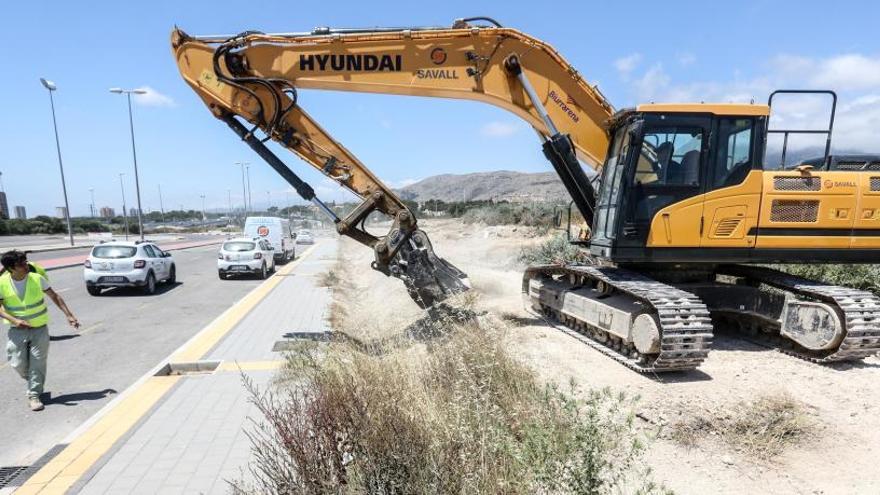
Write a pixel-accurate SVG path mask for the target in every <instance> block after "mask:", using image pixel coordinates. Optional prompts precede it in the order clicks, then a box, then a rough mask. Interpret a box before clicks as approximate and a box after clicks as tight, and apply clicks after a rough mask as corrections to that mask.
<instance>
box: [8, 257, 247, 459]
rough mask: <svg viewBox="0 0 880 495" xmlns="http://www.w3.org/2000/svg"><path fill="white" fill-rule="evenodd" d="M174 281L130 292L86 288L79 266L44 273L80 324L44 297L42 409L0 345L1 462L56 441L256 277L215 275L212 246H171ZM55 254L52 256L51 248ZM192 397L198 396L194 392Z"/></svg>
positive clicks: (33, 455) (34, 455) (30, 455)
mask: <svg viewBox="0 0 880 495" xmlns="http://www.w3.org/2000/svg"><path fill="white" fill-rule="evenodd" d="M172 254H173V256H174V260H175V263H176V265H177V274H178V275H177V280H178V283H177V284H176V285H174V286H167V285H161V286H160V287H159V290H158V291H157V293H156V294H155V295H153V296H146V295H143V294H142V293H141V292H140V291H138V290H136V289H111V290H107V291H105V292H104V295H102V296H100V297H92V296H89V295H88V294H87V293H86V290H85V286H84V284H83V281H82V267H79V266H77V267H72V268H64V269H59V270H53V271H50V272H49V277H50V279H51V284H52V287H53V288H54V289H55V290H56V291H57V292H59V293H60V294H61V295H62V296H63V297H64V299H65V300H66V301H67V305H68V306H69V307H70V308H71V310H72V311H73V313H74V314H75V315H76V316H77V318H79V321H80V322H81V323H82V326H81V327H80V329H79V330H78V331H77V330H74V329H73V328H71V327H69V326H68V325H67V322H66V319H65V318H64V316H63V314H62V313H61V312H60V311H59V310H58V309H57V308H56V307H55V305H54V304H53V303H52V302H51V301H49V300H47V304H48V306H49V312H50V323H49V334H50V335H51V336H52V343H51V345H50V348H49V370H48V376H47V380H46V382H47V383H46V392H47V393H49V394H51V395H50V398H48V399H45V398H44V402H45V403H46V409H45V410H43V411H40V412H31V411H30V409H29V408H28V405H27V398H26V383H25V381H24V380H22V379H21V378H20V377H19V376H18V374H17V373H16V372H15V371H14V370H12V369H10V367H9V365H8V364H7V362H6V353H5V349H6V340H7V339H6V331H5V328H6V325H3V331H2V335H3V337H2V340H0V342H2V345H3V348H2V350H0V397H2V400H0V439H2V440H0V466H21V465H28V464H30V463H31V462H33V461H35V460H36V459H38V458H39V457H40V456H42V455H43V454H45V453H46V451H48V450H49V449H50V448H52V447H53V446H54V445H56V444H57V443H59V442H61V441H62V440H63V439H64V437H66V436H67V435H68V434H70V432H72V431H73V430H74V429H76V428H77V427H78V426H79V425H80V424H82V423H83V422H84V421H85V420H86V419H88V418H89V417H90V416H92V415H93V414H94V413H95V412H97V411H98V410H99V409H100V408H101V407H103V406H104V405H105V404H107V403H108V402H109V401H110V400H111V399H112V398H113V397H114V396H115V394H117V393H118V392H122V391H123V390H125V388H126V387H128V386H129V385H131V384H132V383H134V382H135V381H136V380H137V379H138V378H139V377H140V376H141V375H143V374H144V373H146V372H147V371H149V370H150V369H151V368H152V367H153V366H155V365H156V364H158V363H159V361H161V360H162V359H164V358H166V357H167V356H168V355H169V354H170V353H171V352H173V351H174V350H175V349H177V348H178V347H179V346H180V345H182V344H183V343H184V342H186V341H187V340H188V339H189V338H190V337H192V336H193V335H194V334H196V333H197V332H198V331H199V330H201V329H202V328H203V327H204V326H205V325H207V324H208V323H210V322H211V321H212V320H213V319H214V318H216V317H217V316H219V315H220V313H222V312H223V311H225V310H226V309H227V308H228V307H229V306H230V305H232V304H233V303H235V302H236V301H238V300H239V299H240V298H241V297H242V296H244V295H245V294H246V293H247V292H249V291H250V290H251V289H253V288H254V287H256V286H257V285H259V284H260V281H259V280H255V279H251V278H241V279H233V280H220V279H219V278H218V277H217V266H216V262H215V261H214V260H215V259H216V256H217V246H216V245H215V246H208V247H199V248H192V249H186V250H182V251H174V252H173V253H172ZM56 255H57V253H56ZM193 400H198V397H193Z"/></svg>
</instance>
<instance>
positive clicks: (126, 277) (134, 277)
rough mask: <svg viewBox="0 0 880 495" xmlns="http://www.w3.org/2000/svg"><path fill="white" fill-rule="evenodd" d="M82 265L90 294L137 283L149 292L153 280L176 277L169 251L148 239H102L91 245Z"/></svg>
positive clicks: (153, 282) (171, 280)
mask: <svg viewBox="0 0 880 495" xmlns="http://www.w3.org/2000/svg"><path fill="white" fill-rule="evenodd" d="M83 266H84V268H83V278H84V279H85V282H86V290H87V291H88V292H89V294H91V295H93V296H98V295H101V290H102V289H104V288H107V287H140V288H142V289H143V291H144V292H145V293H146V294H153V293H155V292H156V284H157V283H159V282H168V283H169V284H173V283H175V282H176V281H177V267H176V266H175V265H174V258H172V257H171V253H168V252H165V251H162V250H161V249H159V246H157V245H155V244H153V243H152V242H149V241H147V242H141V241H135V242H128V241H110V242H103V243H101V244H98V245H97V246H95V247H93V248H92V252H91V253H90V254H89V257H88V259H86V261H85V263H83Z"/></svg>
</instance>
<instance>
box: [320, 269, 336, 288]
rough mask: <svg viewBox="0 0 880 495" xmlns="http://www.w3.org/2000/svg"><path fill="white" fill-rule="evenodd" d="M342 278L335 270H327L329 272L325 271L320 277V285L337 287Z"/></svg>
mask: <svg viewBox="0 0 880 495" xmlns="http://www.w3.org/2000/svg"><path fill="white" fill-rule="evenodd" d="M340 281H341V279H340V278H339V275H338V274H337V273H336V271H335V270H327V273H324V274H323V275H321V276H320V277H319V278H318V287H330V288H333V287H336V286H337V285H339V282H340Z"/></svg>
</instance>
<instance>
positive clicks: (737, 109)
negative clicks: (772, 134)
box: [636, 103, 770, 117]
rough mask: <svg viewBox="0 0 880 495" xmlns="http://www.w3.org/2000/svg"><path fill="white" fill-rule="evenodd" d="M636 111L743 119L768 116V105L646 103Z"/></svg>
mask: <svg viewBox="0 0 880 495" xmlns="http://www.w3.org/2000/svg"><path fill="white" fill-rule="evenodd" d="M636 111H637V112H645V113H672V112H682V113H711V114H715V115H733V116H744V117H745V116H748V117H756V116H757V117H760V116H767V115H770V107H769V106H768V105H755V104H747V103H647V104H643V105H639V106H638V107H636Z"/></svg>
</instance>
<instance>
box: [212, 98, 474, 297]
mask: <svg viewBox="0 0 880 495" xmlns="http://www.w3.org/2000/svg"><path fill="white" fill-rule="evenodd" d="M220 119H221V120H223V121H224V122H226V124H227V125H228V126H229V127H230V128H231V129H232V130H233V132H235V133H236V134H237V135H238V136H239V137H240V138H241V139H242V140H243V141H244V142H245V143H247V144H248V146H250V147H251V148H252V149H253V150H254V151H255V152H256V153H257V154H258V155H260V157H261V158H262V159H263V160H265V161H266V163H268V164H269V165H270V166H271V167H272V168H273V169H275V171H276V172H278V173H279V174H280V175H281V177H283V178H284V180H286V181H287V182H288V183H289V184H290V185H292V186H293V187H294V189H296V192H297V194H299V196H300V197H302V198H303V199H304V200H306V201H310V202H311V203H312V204H314V205H315V206H317V207H318V209H319V210H321V211H322V212H323V213H324V214H325V215H327V216H328V217H329V218H330V219H331V220H332V221H333V223H334V224H335V225H336V231H337V232H338V233H339V234H340V235H345V236H348V237H351V238H352V239H354V240H356V241H358V242H359V243H361V244H363V245H365V246H369V247H370V248H372V249H373V251H374V253H375V261H373V263H372V267H373V269H375V270H377V271H380V272H382V273H384V274H385V275H388V276H391V277H396V278H399V279H400V280H402V281H403V283H404V285H405V286H406V290H407V292H409V295H410V297H412V298H413V300H414V301H415V302H416V304H418V305H419V307H421V308H423V309H429V308H432V307H433V306H434V305H435V304H437V303H439V302H441V301H443V300H445V299H446V298H448V297H449V296H451V295H453V294H458V293H461V292H464V291H466V290H468V289H469V287H468V285H467V283H466V282H465V279H466V278H467V275H466V274H465V273H464V272H462V271H461V270H459V269H458V268H456V267H454V266H453V265H452V264H450V263H449V262H448V261H446V260H444V259H443V258H440V257H438V256H437V255H436V254H434V248H433V247H432V246H431V241H430V240H429V239H428V235H427V234H425V232H424V231H422V230H420V229H418V228H417V225H416V219H415V217H414V216H413V214H412V213H411V212H410V211H409V210H407V209H405V208H403V209H401V210H400V211H398V212H397V215H396V216H395V217H394V222H393V224H392V226H391V230H390V231H389V232H388V234H387V235H386V236H384V237H376V236H374V235H372V234H370V233H369V232H366V231H365V230H364V228H363V223H364V221H365V220H366V219H367V217H368V216H369V215H370V214H371V213H373V212H374V211H380V210H379V209H378V208H379V206H380V205H382V204H384V199H385V197H384V195H383V193H382V192H379V191H377V192H374V193H373V194H370V195H369V196H368V197H367V198H366V199H365V200H364V202H363V203H361V204H360V205H358V207H357V208H355V209H354V210H353V211H352V212H351V213H350V214H349V215H348V216H347V217H345V218H339V217H338V216H337V215H336V213H335V212H334V211H333V210H331V209H330V208H329V207H327V205H325V204H324V202H322V201H321V200H320V199H319V198H318V197H317V196H315V191H314V189H313V188H312V187H311V186H310V185H308V184H307V183H305V182H304V181H303V180H302V179H300V178H299V177H298V176H297V175H296V174H295V173H294V172H293V171H292V170H290V168H289V167H288V166H287V165H286V164H285V163H284V162H282V161H281V159H280V158H278V156H276V155H275V154H274V153H272V151H271V150H269V148H267V147H266V145H265V144H263V142H262V141H261V140H260V139H258V138H257V137H256V136H254V134H253V133H252V132H251V131H249V130H248V129H247V128H246V127H245V126H244V125H243V124H242V123H241V122H239V120H238V119H236V118H235V116H234V115H232V114H225V115H222V116H220Z"/></svg>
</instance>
